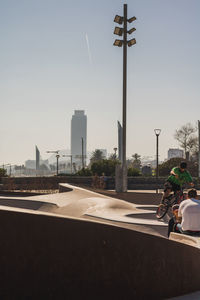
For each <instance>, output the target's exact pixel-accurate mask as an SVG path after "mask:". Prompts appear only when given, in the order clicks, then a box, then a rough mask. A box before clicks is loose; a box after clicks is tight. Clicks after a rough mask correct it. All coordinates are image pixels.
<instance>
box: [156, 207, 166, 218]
mask: <svg viewBox="0 0 200 300" xmlns="http://www.w3.org/2000/svg"><path fill="white" fill-rule="evenodd" d="M168 208H169V206H167V205H164V204H159V205H158V208H157V210H156V217H157V219H162V218H163V217H164V216H165V215H166V213H167V211H168Z"/></svg>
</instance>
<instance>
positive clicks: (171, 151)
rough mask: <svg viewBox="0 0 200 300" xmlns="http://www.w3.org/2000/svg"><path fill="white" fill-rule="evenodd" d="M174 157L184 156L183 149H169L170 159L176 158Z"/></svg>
mask: <svg viewBox="0 0 200 300" xmlns="http://www.w3.org/2000/svg"><path fill="white" fill-rule="evenodd" d="M174 157H181V158H183V150H181V149H173V148H170V149H169V150H168V159H170V158H174Z"/></svg>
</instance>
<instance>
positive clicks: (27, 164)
mask: <svg viewBox="0 0 200 300" xmlns="http://www.w3.org/2000/svg"><path fill="white" fill-rule="evenodd" d="M35 166H36V161H35V160H31V159H28V160H26V161H25V167H26V169H33V170H35Z"/></svg>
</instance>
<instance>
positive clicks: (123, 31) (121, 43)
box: [113, 4, 136, 192]
mask: <svg viewBox="0 0 200 300" xmlns="http://www.w3.org/2000/svg"><path fill="white" fill-rule="evenodd" d="M135 20H136V17H132V18H129V19H128V18H127V4H124V16H123V17H121V16H118V15H116V16H115V18H114V22H116V23H118V24H120V25H121V24H122V23H123V28H119V27H115V30H114V34H117V35H119V36H121V35H122V34H123V40H118V39H116V40H115V42H114V44H113V45H114V46H118V47H122V46H123V112H122V119H123V120H122V132H123V134H122V172H121V174H122V176H121V180H122V182H121V187H120V189H121V192H127V168H126V87H127V80H126V77H127V45H128V46H129V47H131V46H133V45H134V44H136V40H135V39H131V40H129V41H127V33H128V34H131V33H133V32H134V31H135V30H136V29H135V28H131V29H130V30H127V22H129V23H132V22H133V21H135Z"/></svg>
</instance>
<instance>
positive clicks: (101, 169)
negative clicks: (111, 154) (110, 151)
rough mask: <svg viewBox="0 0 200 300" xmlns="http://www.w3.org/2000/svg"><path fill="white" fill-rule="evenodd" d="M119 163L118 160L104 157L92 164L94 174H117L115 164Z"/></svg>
mask: <svg viewBox="0 0 200 300" xmlns="http://www.w3.org/2000/svg"><path fill="white" fill-rule="evenodd" d="M117 164H119V161H118V160H111V159H103V160H101V161H96V162H94V163H92V165H91V171H92V174H95V173H96V174H98V175H99V176H101V175H102V173H104V174H105V175H106V176H114V175H115V166H116V165H117Z"/></svg>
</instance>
